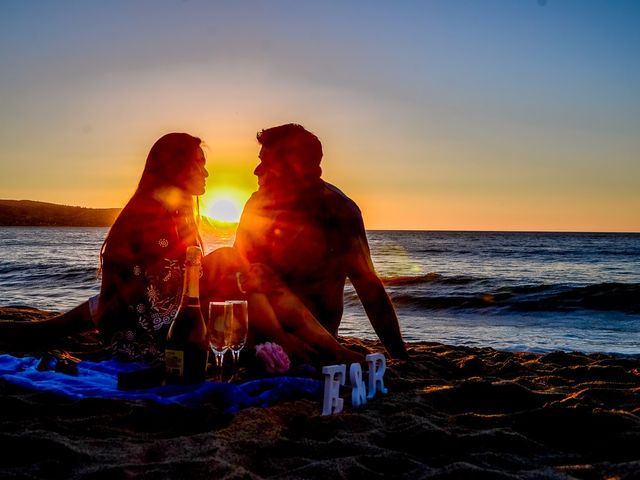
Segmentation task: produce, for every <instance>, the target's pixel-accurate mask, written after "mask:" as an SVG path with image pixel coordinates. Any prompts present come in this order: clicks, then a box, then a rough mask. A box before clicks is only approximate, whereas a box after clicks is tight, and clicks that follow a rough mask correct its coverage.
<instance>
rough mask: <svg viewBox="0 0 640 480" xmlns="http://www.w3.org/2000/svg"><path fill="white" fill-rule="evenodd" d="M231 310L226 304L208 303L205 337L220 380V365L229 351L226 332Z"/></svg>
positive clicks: (230, 318)
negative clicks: (207, 339)
mask: <svg viewBox="0 0 640 480" xmlns="http://www.w3.org/2000/svg"><path fill="white" fill-rule="evenodd" d="M232 315H233V310H232V306H231V304H229V303H227V302H209V321H208V322H207V336H208V337H209V347H210V348H211V350H212V351H213V353H214V355H215V358H216V367H217V369H218V372H219V375H218V376H219V378H222V364H223V362H224V354H225V353H226V351H227V350H228V349H229V344H228V343H227V335H226V331H227V330H228V328H229V325H230V324H231V320H232Z"/></svg>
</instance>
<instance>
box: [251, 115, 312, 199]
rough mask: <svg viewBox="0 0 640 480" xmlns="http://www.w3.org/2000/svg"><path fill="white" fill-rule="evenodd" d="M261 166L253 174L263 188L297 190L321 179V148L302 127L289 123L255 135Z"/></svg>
mask: <svg viewBox="0 0 640 480" xmlns="http://www.w3.org/2000/svg"><path fill="white" fill-rule="evenodd" d="M256 138H257V139H258V143H260V145H262V148H261V150H260V155H259V157H260V164H259V165H258V166H257V167H256V169H255V171H254V172H253V173H254V174H255V175H256V176H257V177H258V184H259V185H260V187H265V188H272V187H273V188H276V189H277V188H279V187H282V188H287V189H299V188H304V187H306V186H308V185H309V184H312V183H316V182H317V181H318V180H319V179H320V175H322V169H321V168H320V161H321V160H322V144H321V143H320V140H318V137H316V136H315V135H314V134H313V133H311V132H309V131H307V130H305V129H304V127H302V126H301V125H297V124H295V123H288V124H286V125H280V126H279V127H273V128H268V129H266V130H262V131H260V132H258V134H257V136H256Z"/></svg>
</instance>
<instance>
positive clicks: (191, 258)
mask: <svg viewBox="0 0 640 480" xmlns="http://www.w3.org/2000/svg"><path fill="white" fill-rule="evenodd" d="M201 258H202V250H200V247H197V246H192V247H187V262H186V263H187V265H200V259H201Z"/></svg>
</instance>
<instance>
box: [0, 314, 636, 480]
mask: <svg viewBox="0 0 640 480" xmlns="http://www.w3.org/2000/svg"><path fill="white" fill-rule="evenodd" d="M46 315H47V313H46V312H40V311H38V310H24V309H23V310H14V309H8V308H5V309H2V308H0V319H3V318H4V319H16V320H20V319H21V320H34V319H38V318H42V317H43V316H46ZM344 341H345V343H347V344H349V345H352V346H354V347H356V348H364V347H366V348H369V349H371V350H379V345H378V344H376V343H375V342H369V341H362V340H358V339H354V338H348V339H344ZM60 346H61V347H62V348H65V349H67V350H68V351H71V352H74V353H76V354H79V355H81V356H85V357H92V356H95V355H97V353H96V352H98V350H99V349H98V347H97V345H96V344H95V339H92V338H91V336H84V337H76V338H69V339H67V340H65V341H64V342H63V343H62V344H61V345H60ZM10 350H11V349H7V348H4V350H3V353H11V352H10ZM409 352H410V354H411V357H412V359H411V361H409V362H392V363H390V365H389V369H388V371H387V374H386V376H385V383H386V385H387V387H388V388H389V393H388V394H387V395H385V396H378V397H376V398H375V399H374V400H372V401H370V402H369V403H368V404H367V405H366V406H363V407H361V408H359V409H354V408H352V407H351V404H350V401H349V400H348V399H347V393H348V392H347V391H346V390H344V391H343V392H344V393H343V395H342V396H343V398H345V411H344V412H343V413H341V414H339V415H334V416H328V417H323V416H321V409H322V405H321V399H317V400H309V399H307V400H296V401H287V402H281V403H279V404H277V405H274V406H272V407H269V408H263V409H261V408H249V409H245V410H242V411H240V412H239V413H237V414H236V415H225V414H223V413H222V412H221V410H220V409H219V408H218V407H217V406H216V405H215V404H213V403H211V404H204V405H202V406H200V407H198V408H186V407H180V406H177V405H169V406H166V405H165V406H162V405H157V404H153V403H148V402H131V401H116V400H106V399H87V400H81V401H70V400H66V399H64V398H60V397H57V396H54V395H52V394H45V393H36V392H30V391H25V390H23V389H21V388H19V387H17V386H15V385H12V384H9V383H7V382H4V381H0V412H1V413H0V424H1V428H0V452H2V453H1V454H0V477H1V478H87V479H88V478H105V479H107V478H108V479H120V478H140V477H144V478H158V479H160V478H267V477H271V478H312V479H316V478H317V479H321V478H322V479H326V478H406V479H419V478H434V479H436V478H437V479H444V478H447V479H507V478H528V479H547V478H549V479H570V478H579V479H604V478H616V479H618V478H619V479H634V478H640V359H638V358H622V357H611V356H607V355H599V354H592V355H583V354H580V353H565V352H554V353H550V354H546V355H539V354H532V353H508V352H501V351H497V350H494V349H491V348H466V347H455V346H448V345H442V344H438V343H429V342H420V343H413V344H410V346H409ZM34 353H35V352H34Z"/></svg>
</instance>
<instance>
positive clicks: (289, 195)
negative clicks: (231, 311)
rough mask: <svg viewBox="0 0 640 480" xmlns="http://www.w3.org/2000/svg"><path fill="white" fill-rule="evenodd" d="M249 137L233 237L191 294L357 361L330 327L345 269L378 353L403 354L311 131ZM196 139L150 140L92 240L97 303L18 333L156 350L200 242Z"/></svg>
mask: <svg viewBox="0 0 640 480" xmlns="http://www.w3.org/2000/svg"><path fill="white" fill-rule="evenodd" d="M257 139H258V142H259V143H260V144H261V146H262V148H261V150H260V155H259V158H260V164H259V165H258V167H257V168H256V169H255V171H254V173H255V175H256V176H257V177H258V184H259V188H258V191H257V192H255V193H254V194H253V195H252V196H251V198H250V199H249V200H248V202H247V204H246V205H245V208H244V211H243V213H242V217H241V219H240V223H239V226H238V230H237V235H236V240H235V244H234V246H233V248H220V249H218V250H215V251H213V252H211V253H210V254H208V255H206V256H205V257H204V259H203V276H202V278H201V282H200V283H201V286H200V291H201V300H202V305H207V304H208V302H209V301H210V300H214V299H228V298H242V299H246V300H248V304H249V318H250V334H249V336H250V341H252V342H253V343H259V342H262V341H272V342H276V343H278V344H280V345H281V346H282V347H283V348H284V350H285V351H286V352H287V353H288V354H289V355H290V356H291V357H292V358H293V359H294V360H297V361H301V362H318V361H324V362H326V361H330V362H338V363H351V362H360V361H363V360H364V357H363V355H362V354H360V353H358V352H354V351H351V350H349V349H347V348H345V347H344V346H343V345H341V344H340V343H339V342H338V341H337V339H336V335H337V331H338V326H339V325H340V321H341V318H342V311H343V290H344V285H345V281H346V279H347V277H348V278H349V279H350V281H351V283H352V284H353V286H354V288H355V290H356V292H357V293H358V296H359V297H360V300H361V301H362V304H363V305H364V308H365V310H366V312H367V315H368V317H369V320H370V321H371V324H372V326H373V328H374V329H375V331H376V333H377V334H378V336H379V337H380V339H381V341H382V343H383V344H384V346H385V348H386V349H387V352H388V353H389V355H391V356H392V357H395V358H406V356H407V352H406V350H405V346H404V343H403V340H402V337H401V334H400V328H399V325H398V319H397V317H396V314H395V311H394V308H393V306H392V304H391V301H390V299H389V297H388V295H387V293H386V291H385V289H384V287H383V285H382V282H381V281H380V279H379V277H378V276H377V274H376V272H375V270H374V267H373V264H372V261H371V257H370V254H369V245H368V242H367V237H366V234H365V230H364V225H363V221H362V216H361V213H360V210H359V209H358V207H357V205H356V204H355V203H354V202H353V201H352V200H350V199H349V198H348V197H346V196H345V195H344V194H343V193H342V192H341V191H340V190H338V189H337V188H336V187H334V186H333V185H330V184H328V183H326V182H324V181H323V180H322V179H321V178H320V177H321V172H322V171H321V168H320V160H321V159H322V145H321V143H320V141H319V140H318V138H317V137H316V136H315V135H313V134H312V133H310V132H308V131H307V130H305V129H304V128H303V127H302V126H300V125H296V124H287V125H282V126H279V127H274V128H269V129H267V130H262V131H261V132H259V133H258V135H257ZM201 143H202V141H201V140H200V139H199V138H196V137H193V136H191V135H188V134H186V133H170V134H168V135H165V136H163V137H162V138H160V139H159V140H158V141H157V142H156V143H155V144H154V145H153V147H152V148H151V151H150V152H149V155H148V157H147V161H146V165H145V168H144V171H143V172H142V178H141V179H140V183H139V185H138V188H137V189H136V192H135V193H134V195H133V197H132V198H131V199H130V200H129V202H128V203H127V205H126V206H125V207H124V209H123V210H122V212H121V213H120V215H119V216H118V218H117V219H116V221H115V223H114V224H113V226H112V227H111V229H110V231H109V233H108V235H107V238H106V240H105V241H104V244H103V246H102V250H101V252H100V266H101V271H102V285H101V289H100V295H99V296H98V297H97V305H95V301H94V302H91V301H89V302H86V303H84V304H82V305H80V306H78V307H76V308H75V309H73V310H71V311H70V312H67V313H64V314H62V315H59V316H57V317H53V318H51V319H48V320H44V321H41V322H37V324H28V325H23V326H19V325H14V326H13V327H14V329H13V335H12V336H13V337H14V338H15V339H16V340H17V341H23V342H28V341H29V337H31V338H32V339H33V338H34V337H39V338H46V339H47V340H49V339H53V338H54V337H56V336H60V335H67V334H70V333H75V332H79V331H82V330H89V329H94V328H96V327H97V328H98V330H99V332H100V334H101V338H102V340H103V342H104V343H105V345H107V346H109V348H110V349H111V350H112V352H113V354H114V355H116V356H118V357H121V358H126V359H132V360H143V361H152V360H154V359H155V358H157V357H158V356H161V355H162V354H163V349H164V343H165V340H166V336H167V331H168V328H169V325H170V323H171V321H172V319H173V317H174V315H175V313H176V311H177V308H178V305H179V303H180V297H181V293H182V286H183V269H182V268H183V265H184V260H185V252H186V248H187V247H188V246H190V245H200V246H201V244H202V241H201V239H200V236H199V233H198V227H197V221H196V218H195V217H194V200H193V197H194V196H198V195H202V194H203V193H204V191H205V179H206V177H207V176H208V173H207V170H206V169H205V157H204V154H203V151H202V149H201ZM205 315H206V313H205ZM3 330H4V331H8V330H11V329H10V328H9V329H6V328H3ZM6 339H7V337H5V340H6Z"/></svg>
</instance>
